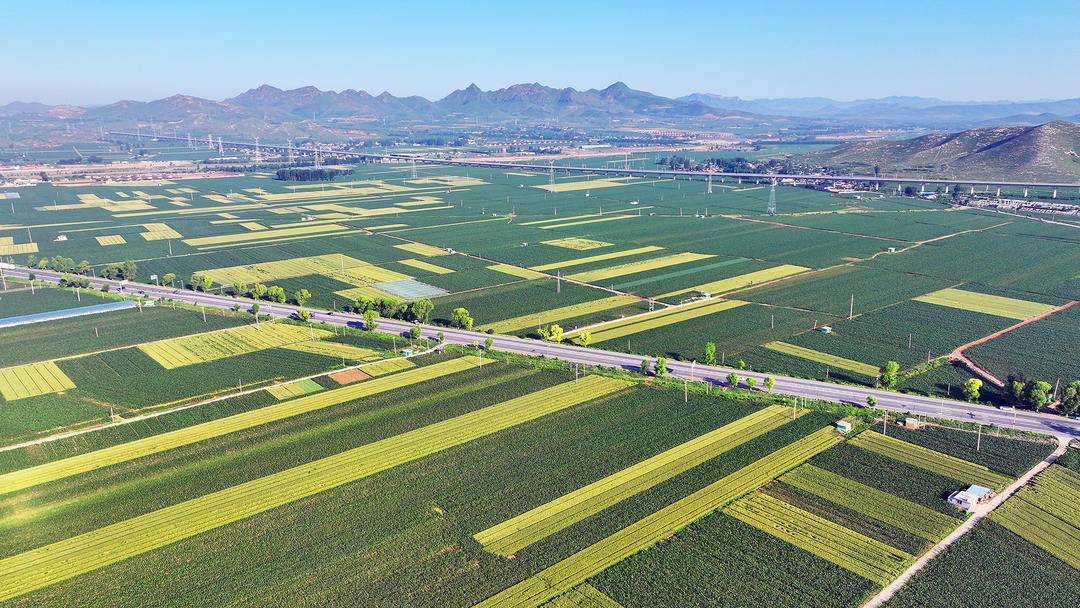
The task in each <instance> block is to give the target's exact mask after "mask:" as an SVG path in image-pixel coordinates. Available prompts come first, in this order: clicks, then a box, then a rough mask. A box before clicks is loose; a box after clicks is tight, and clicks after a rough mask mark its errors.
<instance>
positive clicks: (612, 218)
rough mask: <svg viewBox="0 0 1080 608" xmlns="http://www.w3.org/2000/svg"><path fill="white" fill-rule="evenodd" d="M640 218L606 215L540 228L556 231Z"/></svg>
mask: <svg viewBox="0 0 1080 608" xmlns="http://www.w3.org/2000/svg"><path fill="white" fill-rule="evenodd" d="M635 217H639V216H637V215H613V214H610V213H609V214H606V215H603V216H598V217H594V218H592V219H585V220H574V221H571V222H563V223H561V224H548V225H546V226H540V229H541V230H554V229H556V228H570V227H571V226H583V225H585V224H599V223H601V222H614V221H616V220H628V219H631V218H635Z"/></svg>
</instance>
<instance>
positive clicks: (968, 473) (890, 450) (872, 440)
mask: <svg viewBox="0 0 1080 608" xmlns="http://www.w3.org/2000/svg"><path fill="white" fill-rule="evenodd" d="M851 444H852V445H855V446H858V447H860V448H862V449H864V450H869V451H871V452H874V453H876V454H880V455H882V456H886V457H888V458H892V459H893V460H898V461H900V462H904V463H907V464H910V465H911V466H914V467H919V468H920V469H926V470H927V471H931V472H934V473H937V474H938V475H944V476H945V477H949V478H951V479H955V480H957V481H959V482H961V483H968V484H971V483H976V484H979V485H983V486H986V487H988V488H993V489H995V490H1000V489H1001V488H1003V487H1005V486H1006V485H1008V484H1009V481H1010V479H1011V478H1010V477H1009V476H1007V475H1002V474H1001V473H997V472H995V471H991V470H990V469H989V468H987V467H985V466H983V465H981V464H976V463H974V462H968V461H967V460H961V459H960V458H957V457H955V456H949V455H948V454H943V453H941V452H938V451H937V450H931V449H930V448H924V447H922V446H921V445H915V444H914V443H908V442H906V441H901V440H900V439H896V438H893V437H888V436H886V435H882V434H881V433H878V432H876V431H867V432H865V433H860V434H859V436H858V437H856V438H854V439H853V440H852V441H851Z"/></svg>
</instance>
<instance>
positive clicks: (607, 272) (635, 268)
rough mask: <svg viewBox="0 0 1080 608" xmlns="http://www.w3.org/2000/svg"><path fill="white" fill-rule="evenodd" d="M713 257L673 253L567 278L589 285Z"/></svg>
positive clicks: (705, 254)
mask: <svg viewBox="0 0 1080 608" xmlns="http://www.w3.org/2000/svg"><path fill="white" fill-rule="evenodd" d="M713 257H716V256H714V255H711V254H708V253H674V254H671V255H664V256H660V257H658V258H652V259H648V260H639V261H637V262H627V263H625V264H618V265H616V266H609V267H607V268H600V269H597V270H588V271H585V272H579V273H577V274H572V275H568V276H567V278H568V279H573V280H575V281H583V282H586V283H589V282H593V281H602V280H604V279H612V278H615V277H623V276H626V275H628V274H637V273H639V272H646V271H649V270H656V269H657V268H667V267H668V266H675V265H677V264H687V263H689V262H697V261H698V260H707V259H709V258H713Z"/></svg>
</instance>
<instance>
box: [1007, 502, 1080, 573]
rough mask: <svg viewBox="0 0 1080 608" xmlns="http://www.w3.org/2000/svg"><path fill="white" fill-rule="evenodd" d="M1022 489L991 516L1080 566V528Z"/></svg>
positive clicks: (1075, 566)
mask: <svg viewBox="0 0 1080 608" xmlns="http://www.w3.org/2000/svg"><path fill="white" fill-rule="evenodd" d="M1025 494H1026V492H1020V493H1019V494H1017V495H1016V496H1014V497H1012V498H1011V499H1009V500H1007V501H1005V504H1003V505H1001V506H1000V507H998V508H997V509H996V510H995V511H994V512H993V514H992V515H991V518H992V519H993V521H995V522H996V523H998V524H1000V525H1002V526H1004V527H1005V528H1006V529H1008V530H1009V531H1011V532H1012V533H1013V534H1016V535H1017V536H1019V537H1020V538H1023V539H1024V540H1026V541H1028V542H1030V543H1032V544H1034V545H1036V546H1037V547H1039V548H1040V549H1042V550H1044V551H1046V552H1047V553H1049V554H1050V555H1053V556H1054V557H1056V558H1058V559H1060V560H1061V561H1063V562H1065V563H1066V564H1068V565H1070V566H1072V567H1073V568H1075V569H1077V570H1080V528H1077V527H1076V526H1074V525H1072V524H1071V523H1069V522H1068V521H1065V520H1064V519H1062V518H1060V517H1058V516H1056V515H1054V514H1052V513H1050V512H1048V511H1046V510H1044V509H1042V508H1040V507H1039V506H1038V505H1037V504H1035V503H1034V502H1031V501H1029V500H1028V499H1027V496H1025Z"/></svg>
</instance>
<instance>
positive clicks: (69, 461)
mask: <svg viewBox="0 0 1080 608" xmlns="http://www.w3.org/2000/svg"><path fill="white" fill-rule="evenodd" d="M475 365H476V361H475V360H474V358H473V357H462V358H460V359H452V360H450V361H446V362H443V363H436V364H434V365H429V366H426V367H421V368H418V369H416V370H412V371H407V372H402V373H400V374H396V375H392V376H387V377H385V378H379V379H376V380H372V381H370V382H364V383H362V384H357V385H354V386H346V387H342V388H338V389H333V390H329V391H326V392H323V393H319V394H317V395H309V396H306V397H300V398H298V399H294V400H292V401H286V402H284V403H280V404H276V405H271V406H267V407H264V408H260V409H257V410H252V411H249V412H243V413H240V414H235V415H233V416H228V417H226V418H220V419H218V420H213V421H210V422H204V423H202V424H197V425H194V426H190V427H187V428H182V429H177V430H175V431H170V432H167V433H162V434H160V435H154V436H152V437H147V438H145V439H139V440H136V441H132V442H129V443H122V444H120V445H116V446H113V447H109V448H105V449H102V450H97V451H94V452H88V453H85V454H80V455H78V456H73V457H71V458H65V459H63V460H57V461H53V462H49V463H45V464H41V465H38V466H35V467H30V468H28V469H22V470H19V471H13V472H11V473H6V474H4V475H0V495H2V494H7V493H9V492H14V491H17V490H21V489H24V488H28V487H32V486H35V485H39V484H42V483H47V482H50V481H55V480H57V479H63V478H65V477H70V476H72V475H78V474H80V473H85V472H87V471H92V470H94V469H99V468H102V467H107V466H110V465H114V464H117V463H120V462H126V461H129V460H133V459H136V458H142V457H144V456H148V455H150V454H155V453H157V452H163V451H165V450H171V449H173V448H177V447H179V446H182V445H188V444H192V443H196V442H198V441H204V440H206V439H210V438H213V437H220V436H222V435H225V434H228V433H235V432H237V431H240V430H243V429H248V428H251V427H253V426H258V425H261V424H267V423H269V422H274V421H276V420H282V419H285V418H290V417H292V416H297V415H300V414H303V413H306V412H310V411H314V410H318V409H322V408H325V407H331V406H334V405H337V404H339V403H344V402H346V401H352V400H354V399H360V398H363V397H367V396H370V395H374V394H378V393H381V392H384V391H388V390H393V389H395V388H399V387H402V386H408V385H410V384H414V383H417V382H423V381H425V380H430V379H432V378H438V377H440V376H443V375H446V374H452V373H455V372H459V371H463V370H466V369H470V368H472V367H474V366H475Z"/></svg>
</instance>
